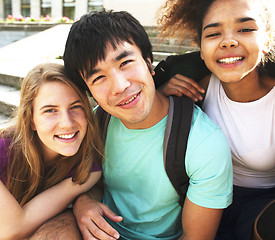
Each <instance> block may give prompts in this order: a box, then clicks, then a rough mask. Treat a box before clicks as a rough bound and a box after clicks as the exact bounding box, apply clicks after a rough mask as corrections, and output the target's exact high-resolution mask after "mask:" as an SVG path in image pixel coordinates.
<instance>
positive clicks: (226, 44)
mask: <svg viewBox="0 0 275 240" xmlns="http://www.w3.org/2000/svg"><path fill="white" fill-rule="evenodd" d="M238 45H239V42H238V41H237V40H235V39H233V38H227V39H223V40H222V41H221V43H220V48H222V49H229V48H235V47H237V46H238Z"/></svg>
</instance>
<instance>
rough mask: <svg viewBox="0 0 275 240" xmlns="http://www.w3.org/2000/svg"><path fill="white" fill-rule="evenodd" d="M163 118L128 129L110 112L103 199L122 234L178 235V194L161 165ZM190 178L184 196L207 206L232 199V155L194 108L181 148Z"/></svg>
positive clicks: (135, 238)
mask: <svg viewBox="0 0 275 240" xmlns="http://www.w3.org/2000/svg"><path fill="white" fill-rule="evenodd" d="M166 123H167V117H165V118H164V119H162V120H161V121H160V122H159V123H158V124H156V125H154V126H153V127H151V128H148V129H127V128H126V127H125V126H124V125H123V124H122V123H121V121H120V120H119V119H117V118H114V117H111V119H110V123H109V126H108V133H107V139H106V145H105V155H106V160H105V162H104V164H103V174H104V199H103V202H104V203H105V204H107V205H108V206H109V207H110V208H111V209H112V210H113V211H114V212H115V213H116V214H118V215H120V216H122V217H123V221H122V222H120V223H113V222H111V221H109V223H110V224H111V225H112V226H113V227H114V228H115V229H117V231H118V232H119V233H120V235H121V239H129V240H153V239H164V240H169V239H177V238H178V237H179V236H180V235H181V234H182V227H181V210H182V208H181V207H180V205H179V204H178V200H179V197H178V194H177V192H176V191H175V189H174V188H173V185H172V184H171V182H170V180H169V178H168V176H167V174H166V172H165V168H164V163H163V139H164V133H165V127H166ZM185 165H186V171H187V174H188V176H189V177H190V184H189V188H188V191H187V197H188V198H189V200H190V201H192V202H193V203H195V204H197V205H200V206H203V207H208V208H225V207H227V206H228V205H229V204H230V203H231V199H232V165H231V155H230V149H229V146H228V143H227V141H226V139H225V136H224V135H223V133H222V132H221V130H220V128H219V127H217V126H216V125H215V124H214V123H213V122H212V121H211V120H210V119H209V118H208V117H207V116H206V115H205V114H204V113H203V112H202V111H201V110H200V109H199V108H197V107H195V110H194V116H193V121H192V126H191V130H190V135H189V139H188V146H187V152H186V163H185Z"/></svg>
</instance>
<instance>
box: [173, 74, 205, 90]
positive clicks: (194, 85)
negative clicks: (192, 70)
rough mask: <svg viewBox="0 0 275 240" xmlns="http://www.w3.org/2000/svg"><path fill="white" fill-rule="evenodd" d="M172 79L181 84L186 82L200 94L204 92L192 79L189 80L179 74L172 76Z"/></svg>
mask: <svg viewBox="0 0 275 240" xmlns="http://www.w3.org/2000/svg"><path fill="white" fill-rule="evenodd" d="M174 78H175V79H176V80H178V81H180V82H182V81H183V82H187V83H189V84H191V85H192V86H193V87H194V88H196V89H197V90H198V91H199V92H201V93H204V92H205V90H204V89H203V88H202V87H201V86H200V85H199V84H198V83H197V82H196V81H194V80H193V79H191V78H189V77H186V76H183V75H181V74H176V75H175V76H174Z"/></svg>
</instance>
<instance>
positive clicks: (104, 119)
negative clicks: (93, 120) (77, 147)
mask: <svg viewBox="0 0 275 240" xmlns="http://www.w3.org/2000/svg"><path fill="white" fill-rule="evenodd" d="M95 115H96V117H97V119H98V125H99V130H100V132H101V134H102V139H103V143H104V144H105V141H106V136H107V129H108V124H109V121H110V118H111V115H110V114H109V113H107V112H106V111H105V110H103V108H102V107H100V106H98V108H97V109H96V114H95Z"/></svg>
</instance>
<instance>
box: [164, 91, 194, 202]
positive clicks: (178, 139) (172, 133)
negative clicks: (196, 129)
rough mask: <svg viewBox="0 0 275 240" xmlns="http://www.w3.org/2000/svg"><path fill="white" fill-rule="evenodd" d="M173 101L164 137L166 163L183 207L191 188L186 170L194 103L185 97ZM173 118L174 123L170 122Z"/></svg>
mask: <svg viewBox="0 0 275 240" xmlns="http://www.w3.org/2000/svg"><path fill="white" fill-rule="evenodd" d="M172 99H173V101H171V97H170V107H169V114H168V121H167V126H166V131H165V137H164V146H163V149H164V162H165V168H166V172H167V175H168V177H169V179H170V181H171V183H172V184H173V186H174V188H175V190H176V191H177V193H178V194H179V196H180V200H179V203H180V205H181V206H182V205H183V202H184V200H185V196H186V192H187V189H188V186H189V177H188V175H187V173H186V169H185V153H186V149H187V142H188V136H189V132H190V128H191V123H192V118H193V111H194V102H193V101H192V100H191V99H190V98H188V97H185V96H184V97H181V98H179V97H175V96H173V97H172ZM171 103H172V105H171ZM171 114H172V115H171ZM169 115H170V116H169ZM171 116H172V122H171V121H170V120H169V117H170V119H171Z"/></svg>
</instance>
